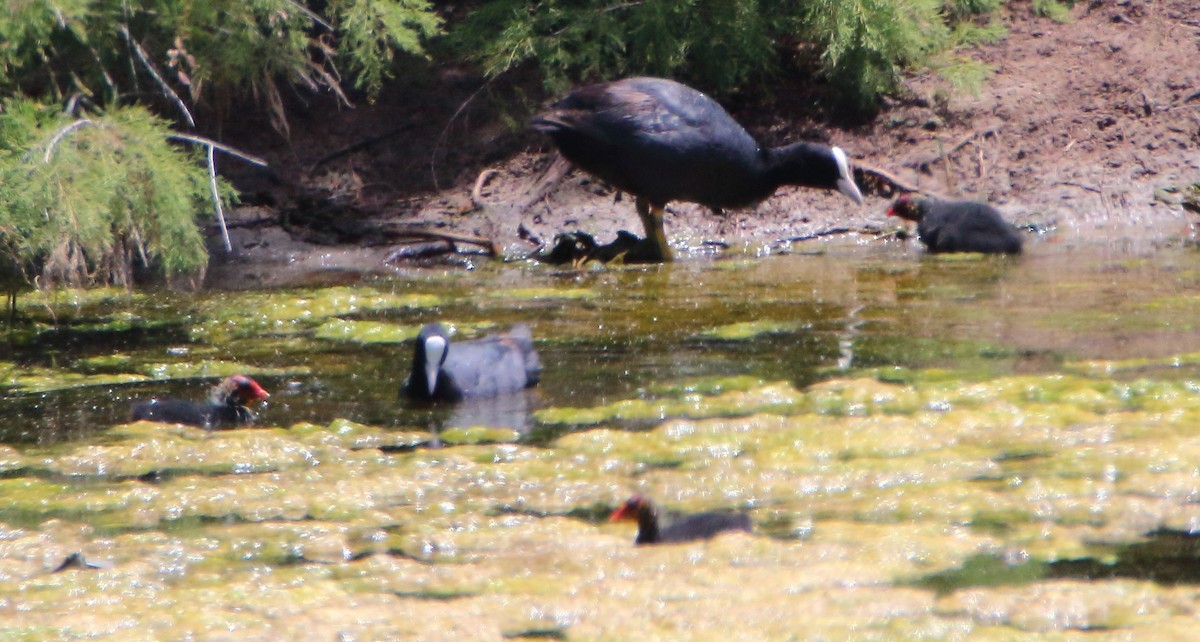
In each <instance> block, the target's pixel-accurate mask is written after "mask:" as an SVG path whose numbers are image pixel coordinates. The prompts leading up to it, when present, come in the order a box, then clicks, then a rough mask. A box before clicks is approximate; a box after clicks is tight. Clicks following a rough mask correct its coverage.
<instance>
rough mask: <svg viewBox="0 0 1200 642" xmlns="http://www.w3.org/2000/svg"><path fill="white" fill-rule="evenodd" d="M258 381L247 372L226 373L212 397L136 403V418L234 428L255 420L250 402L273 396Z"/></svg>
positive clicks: (210, 395)
mask: <svg viewBox="0 0 1200 642" xmlns="http://www.w3.org/2000/svg"><path fill="white" fill-rule="evenodd" d="M270 396H271V395H270V393H268V392H267V391H266V390H263V387H262V386H260V385H258V382H257V381H255V380H253V379H251V378H250V377H247V376H246V375H240V374H239V375H233V376H232V377H226V378H225V379H224V380H222V381H221V383H219V384H217V385H216V386H213V389H212V391H211V392H210V393H209V395H208V401H186V400H184V399H151V400H150V401H143V402H140V403H136V404H134V405H133V411H132V416H133V420H134V421H138V420H139V419H145V420H147V421H161V422H164V423H175V424H188V425H191V426H200V427H201V428H207V429H210V430H211V429H213V428H232V427H234V426H241V425H244V424H248V423H252V422H253V421H254V413H253V412H251V411H250V409H249V408H247V407H246V406H247V405H248V404H251V403H253V402H255V401H258V400H259V399H266V398H267V397H270Z"/></svg>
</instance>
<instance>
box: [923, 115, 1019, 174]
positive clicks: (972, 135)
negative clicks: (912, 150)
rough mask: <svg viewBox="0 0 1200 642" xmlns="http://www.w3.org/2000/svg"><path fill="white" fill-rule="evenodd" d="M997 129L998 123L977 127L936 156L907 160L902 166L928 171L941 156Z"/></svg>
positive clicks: (993, 133)
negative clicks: (982, 127)
mask: <svg viewBox="0 0 1200 642" xmlns="http://www.w3.org/2000/svg"><path fill="white" fill-rule="evenodd" d="M999 131H1000V126H999V125H997V126H995V127H987V128H984V129H977V130H975V131H973V132H971V133H969V134H967V135H966V136H963V137H962V138H960V139H959V140H958V142H956V143H954V145H953V146H951V147H950V149H947V150H945V151H940V152H939V153H938V154H937V155H936V156H934V157H932V158H927V159H925V160H919V161H909V162H907V163H905V164H904V166H905V167H911V168H913V169H915V170H918V171H922V172H924V171H928V170H929V166H930V165H933V164H934V163H936V162H938V161H940V160H942V159H943V158H946V157H948V156H950V155H952V154H954V152H957V151H958V150H960V149H962V148H963V146H964V145H966V144H967V143H969V142H971V141H972V140H974V139H975V138H976V137H980V138H986V137H987V136H994V135H996V133H997V132H999Z"/></svg>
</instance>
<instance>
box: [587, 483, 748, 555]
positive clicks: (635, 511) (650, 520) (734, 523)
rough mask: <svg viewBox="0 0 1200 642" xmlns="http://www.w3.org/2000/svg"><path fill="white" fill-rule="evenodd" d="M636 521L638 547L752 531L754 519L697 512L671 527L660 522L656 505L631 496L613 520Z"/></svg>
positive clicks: (744, 516)
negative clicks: (751, 521)
mask: <svg viewBox="0 0 1200 642" xmlns="http://www.w3.org/2000/svg"><path fill="white" fill-rule="evenodd" d="M624 520H631V521H636V522H637V524H638V532H637V539H635V540H634V541H633V542H634V543H635V544H663V543H668V542H688V541H692V540H699V539H709V538H710V537H714V536H716V535H717V534H718V533H724V532H726V531H745V532H747V533H749V532H750V516H749V515H746V514H745V513H735V512H731V511H722V512H711V513H695V514H692V515H683V516H681V517H679V518H678V519H676V520H675V521H673V522H671V523H670V524H669V525H665V526H664V525H662V524H660V523H659V517H658V509H657V508H656V507H655V506H654V502H652V501H650V500H649V499H647V498H645V497H643V496H641V495H634V496H633V497H630V498H629V499H628V500H627V501H626V502H625V503H624V504H622V505H621V506H620V508H618V509H617V510H615V511H613V513H612V515H611V516H610V517H609V521H613V522H619V521H624Z"/></svg>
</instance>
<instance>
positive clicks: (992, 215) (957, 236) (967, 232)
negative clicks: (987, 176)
mask: <svg viewBox="0 0 1200 642" xmlns="http://www.w3.org/2000/svg"><path fill="white" fill-rule="evenodd" d="M887 213H888V216H899V217H900V218H904V219H908V220H910V221H916V222H917V235H918V236H920V238H921V242H922V243H924V244H925V247H926V248H927V249H928V250H929V251H930V252H983V253H985V254H1019V253H1020V252H1021V233H1020V232H1018V231H1017V228H1015V227H1013V226H1012V224H1011V223H1009V222H1008V221H1006V220H1004V218H1003V217H1002V216H1000V212H999V211H997V210H996V208H994V207H992V206H990V205H987V204H985V203H976V202H974V201H939V200H932V199H922V198H913V197H912V196H911V195H909V194H906V195H904V196H901V197H900V198H898V199H896V202H894V203H892V206H891V207H890V208H888V212H887Z"/></svg>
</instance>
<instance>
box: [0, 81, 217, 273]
mask: <svg viewBox="0 0 1200 642" xmlns="http://www.w3.org/2000/svg"><path fill="white" fill-rule="evenodd" d="M171 134H172V132H171V130H170V129H169V128H168V127H167V126H166V123H165V122H163V121H162V120H161V119H159V118H156V117H155V116H153V115H151V114H150V113H149V112H148V111H147V110H146V109H144V108H141V107H124V108H119V109H116V110H113V111H112V112H110V113H107V114H103V115H99V116H94V117H80V118H74V117H70V116H68V115H66V114H63V113H62V112H60V111H58V110H57V109H50V108H46V107H43V106H41V105H39V104H37V103H35V102H33V101H28V100H9V101H6V102H5V103H4V104H3V113H0V234H2V235H3V237H4V240H5V245H4V248H5V250H6V252H7V256H6V257H5V258H7V259H9V260H10V261H14V262H15V263H17V264H18V265H21V266H23V267H24V269H25V271H26V272H27V273H29V274H31V275H32V276H34V277H37V278H39V279H40V280H41V282H42V284H53V283H67V284H71V285H90V284H95V283H113V284H120V285H128V284H129V283H130V268H131V266H132V265H133V264H134V263H135V262H137V261H141V262H144V263H147V264H151V265H155V266H158V267H161V268H162V269H163V271H165V272H166V273H167V274H176V275H178V274H188V273H192V274H195V273H198V272H200V271H201V270H202V269H203V267H204V265H205V261H206V258H207V257H206V254H205V249H204V241H203V238H202V237H201V235H200V232H199V230H198V229H197V227H196V222H197V219H198V218H199V216H200V214H201V213H202V212H205V211H207V210H208V209H209V208H210V207H211V206H210V205H209V202H210V201H209V199H210V183H209V177H208V174H207V172H206V170H205V169H204V167H203V165H202V164H201V163H200V162H198V161H199V159H198V158H197V157H196V156H197V155H196V153H195V152H193V151H189V150H186V149H183V148H180V147H179V146H177V145H175V144H172V143H171V142H169V140H168V138H169V137H170V136H171ZM218 194H219V197H220V198H222V199H224V200H228V199H229V198H230V197H231V195H232V192H231V190H230V189H229V188H228V186H225V185H220V184H219V188H218Z"/></svg>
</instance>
